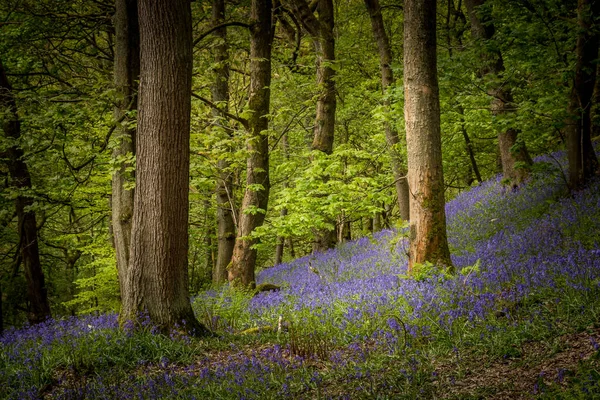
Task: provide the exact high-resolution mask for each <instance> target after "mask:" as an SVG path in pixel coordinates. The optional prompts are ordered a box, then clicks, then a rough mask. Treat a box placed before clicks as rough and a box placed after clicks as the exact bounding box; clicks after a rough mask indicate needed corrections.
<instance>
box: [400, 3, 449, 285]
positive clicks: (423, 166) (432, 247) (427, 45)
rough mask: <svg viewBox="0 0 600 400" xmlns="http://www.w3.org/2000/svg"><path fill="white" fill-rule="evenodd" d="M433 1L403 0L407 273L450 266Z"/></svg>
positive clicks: (434, 5) (434, 6)
mask: <svg viewBox="0 0 600 400" xmlns="http://www.w3.org/2000/svg"><path fill="white" fill-rule="evenodd" d="M435 13H436V0H423V1H422V0H405V2H404V93H405V101H404V119H405V121H406V143H407V152H408V184H409V187H410V192H411V196H412V197H411V199H410V250H409V251H410V255H409V261H408V272H409V274H411V273H414V272H415V271H416V270H417V269H418V265H420V264H423V263H424V262H426V261H428V262H431V263H434V264H437V265H439V266H440V267H447V268H451V265H452V263H451V260H450V251H449V249H448V240H447V237H446V212H445V207H444V206H445V203H444V175H443V171H442V143H441V133H440V103H439V90H438V80H437V65H436V64H437V59H436V32H435V19H436V14H435Z"/></svg>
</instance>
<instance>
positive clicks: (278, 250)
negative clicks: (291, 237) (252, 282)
mask: <svg viewBox="0 0 600 400" xmlns="http://www.w3.org/2000/svg"><path fill="white" fill-rule="evenodd" d="M281 149H282V150H283V156H284V157H285V159H286V161H289V159H290V144H289V142H288V136H287V133H284V134H283V136H282V137H281ZM283 187H284V188H287V187H288V182H287V180H286V181H285V182H283ZM279 215H280V216H281V217H282V218H283V217H285V216H286V215H288V210H287V208H282V209H281V211H280V214H279ZM285 239H286V238H285V236H278V237H277V245H276V247H275V263H274V265H278V264H281V262H282V260H283V252H284V250H285Z"/></svg>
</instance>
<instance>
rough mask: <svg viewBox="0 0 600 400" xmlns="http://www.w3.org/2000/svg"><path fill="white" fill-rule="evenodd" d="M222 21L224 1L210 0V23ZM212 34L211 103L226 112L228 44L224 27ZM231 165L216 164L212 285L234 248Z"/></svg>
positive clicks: (218, 116)
mask: <svg viewBox="0 0 600 400" xmlns="http://www.w3.org/2000/svg"><path fill="white" fill-rule="evenodd" d="M224 21H225V1H224V0H213V7H212V22H213V25H215V26H217V25H220V24H222V23H223V22H224ZM214 35H215V36H216V37H217V39H218V40H219V42H218V44H217V45H216V46H215V49H214V51H215V64H216V65H217V67H216V68H215V70H214V73H215V82H214V84H213V86H212V101H213V103H215V104H217V105H218V106H219V107H220V109H221V110H224V111H225V112H227V111H228V110H229V48H228V45H227V28H226V27H222V28H219V29H217V30H215V32H214ZM212 113H213V117H214V118H215V120H216V121H219V122H218V125H223V127H224V129H225V130H226V131H227V132H231V128H229V126H227V125H226V124H227V122H226V120H225V118H224V116H223V115H222V113H221V112H220V111H219V110H217V109H214V108H213V110H212ZM230 164H231V163H230V162H229V161H228V160H227V159H225V158H220V159H219V161H218V164H217V168H218V171H219V172H218V176H217V189H216V197H217V261H216V264H215V269H214V271H213V282H214V283H217V284H221V283H225V282H227V266H228V265H229V263H230V262H231V256H232V255H233V248H234V246H235V221H234V218H233V213H234V212H235V209H234V207H233V200H234V198H233V178H232V173H231V171H230V170H229V168H230Z"/></svg>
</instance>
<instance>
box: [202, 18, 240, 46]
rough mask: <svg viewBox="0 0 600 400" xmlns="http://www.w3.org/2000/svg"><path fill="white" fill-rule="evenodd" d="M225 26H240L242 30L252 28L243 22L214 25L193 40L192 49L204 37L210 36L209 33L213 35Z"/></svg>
mask: <svg viewBox="0 0 600 400" xmlns="http://www.w3.org/2000/svg"><path fill="white" fill-rule="evenodd" d="M227 26H241V27H242V28H247V29H250V28H252V25H251V24H246V23H244V22H237V21H231V22H224V23H222V24H219V25H215V26H213V27H212V28H210V29H209V30H207V31H206V32H203V33H201V34H200V36H198V37H197V38H196V39H195V40H194V44H193V47H196V45H197V44H198V43H200V42H201V41H202V40H204V38H205V37H207V36H208V35H210V34H211V33H213V32H214V31H216V30H219V29H221V28H225V27H227Z"/></svg>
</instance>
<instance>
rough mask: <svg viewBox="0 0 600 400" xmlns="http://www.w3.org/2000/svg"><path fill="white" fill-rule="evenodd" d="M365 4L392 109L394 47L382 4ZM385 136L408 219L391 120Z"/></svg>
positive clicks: (405, 186)
mask: <svg viewBox="0 0 600 400" xmlns="http://www.w3.org/2000/svg"><path fill="white" fill-rule="evenodd" d="M365 5H366V6H367V10H368V12H369V17H370V19H371V26H372V29H373V36H374V37H375V41H376V42H377V48H378V50H379V68H380V70H381V89H382V91H383V93H384V102H383V104H384V106H385V108H386V111H388V112H389V111H390V110H389V109H390V95H389V93H386V91H387V90H388V89H389V87H390V85H392V84H393V83H394V82H395V80H394V72H393V70H392V48H391V46H390V41H389V38H388V35H387V33H386V31H385V26H384V24H383V16H382V15H381V6H380V5H379V0H365ZM384 129H385V138H386V141H387V145H388V147H389V151H390V160H391V163H392V171H393V173H394V182H395V188H396V196H398V209H399V211H400V218H402V219H403V220H408V219H409V216H410V208H409V201H410V200H409V199H410V197H409V191H408V181H407V177H406V172H407V171H406V168H405V167H404V166H403V164H402V158H401V156H400V152H399V149H398V146H399V145H400V138H399V135H398V131H397V130H396V129H395V127H394V125H392V124H391V123H390V122H389V120H387V119H386V120H385V122H384Z"/></svg>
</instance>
